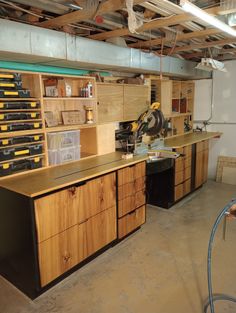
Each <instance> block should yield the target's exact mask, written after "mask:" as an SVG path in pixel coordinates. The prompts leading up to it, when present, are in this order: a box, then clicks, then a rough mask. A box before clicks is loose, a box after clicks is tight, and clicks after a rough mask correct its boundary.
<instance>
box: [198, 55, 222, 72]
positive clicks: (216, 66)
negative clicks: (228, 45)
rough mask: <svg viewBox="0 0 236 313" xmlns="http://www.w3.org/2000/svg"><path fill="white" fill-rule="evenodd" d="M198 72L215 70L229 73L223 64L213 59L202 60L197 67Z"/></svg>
mask: <svg viewBox="0 0 236 313" xmlns="http://www.w3.org/2000/svg"><path fill="white" fill-rule="evenodd" d="M195 68H197V69H198V70H203V71H208V72H212V71H213V70H218V71H221V72H227V70H226V68H225V65H224V63H223V62H220V61H217V60H214V59H212V58H202V59H201V62H200V63H198V64H197V66H196V67H195Z"/></svg>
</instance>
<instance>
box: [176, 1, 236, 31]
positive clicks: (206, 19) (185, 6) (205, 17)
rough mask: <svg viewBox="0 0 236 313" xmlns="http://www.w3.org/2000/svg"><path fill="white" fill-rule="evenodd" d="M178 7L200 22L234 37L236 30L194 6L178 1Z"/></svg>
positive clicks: (187, 2)
mask: <svg viewBox="0 0 236 313" xmlns="http://www.w3.org/2000/svg"><path fill="white" fill-rule="evenodd" d="M180 6H181V7H182V8H183V9H184V11H186V12H188V13H191V14H192V15H194V16H196V17H198V18H199V19H200V20H203V21H204V22H206V23H208V24H210V25H212V26H214V27H216V28H218V29H220V30H222V31H223V32H225V33H227V34H229V35H231V36H233V37H236V30H235V29H233V28H232V27H230V26H229V25H227V24H225V23H223V22H221V21H220V20H219V19H217V18H216V17H214V16H212V15H210V14H208V13H206V12H205V11H204V10H202V9H200V8H199V7H197V6H196V5H194V4H192V3H191V2H189V1H188V0H180Z"/></svg>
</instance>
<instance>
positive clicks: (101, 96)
mask: <svg viewBox="0 0 236 313" xmlns="http://www.w3.org/2000/svg"><path fill="white" fill-rule="evenodd" d="M123 92H124V90H123V86H121V85H119V84H117V85H116V84H97V97H98V106H97V109H98V123H100V124H101V123H106V122H115V121H122V120H123V107H124V101H123V98H124V95H123Z"/></svg>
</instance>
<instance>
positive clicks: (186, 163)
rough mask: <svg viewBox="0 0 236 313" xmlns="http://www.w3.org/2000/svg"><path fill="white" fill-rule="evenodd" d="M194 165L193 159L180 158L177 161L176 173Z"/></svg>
mask: <svg viewBox="0 0 236 313" xmlns="http://www.w3.org/2000/svg"><path fill="white" fill-rule="evenodd" d="M191 164H192V158H191V157H179V158H178V159H176V160H175V172H179V171H183V170H184V169H185V168H187V167H190V166H191Z"/></svg>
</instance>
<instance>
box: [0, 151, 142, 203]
mask: <svg viewBox="0 0 236 313" xmlns="http://www.w3.org/2000/svg"><path fill="white" fill-rule="evenodd" d="M121 155H122V153H121V152H114V153H109V154H105V155H102V156H97V157H94V158H90V159H87V160H80V161H77V162H73V163H70V164H65V165H60V166H55V167H51V168H47V169H42V170H41V171H37V172H34V173H27V174H22V175H19V176H16V177H12V178H10V177H9V178H5V179H3V180H2V181H0V187H3V188H6V189H9V190H11V191H14V192H17V193H19V194H23V195H25V196H28V197H32V198H33V197H37V196H40V195H42V194H45V193H47V192H51V191H55V190H57V189H60V188H64V187H67V186H70V185H73V184H76V183H79V182H81V181H84V180H87V179H90V178H94V177H96V176H99V175H102V174H106V173H109V172H112V171H115V170H117V169H120V168H123V167H126V166H129V165H132V164H135V163H138V162H141V161H145V160H147V159H148V157H147V156H146V155H138V156H134V157H133V158H132V159H129V160H123V159H122V158H121Z"/></svg>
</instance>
